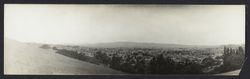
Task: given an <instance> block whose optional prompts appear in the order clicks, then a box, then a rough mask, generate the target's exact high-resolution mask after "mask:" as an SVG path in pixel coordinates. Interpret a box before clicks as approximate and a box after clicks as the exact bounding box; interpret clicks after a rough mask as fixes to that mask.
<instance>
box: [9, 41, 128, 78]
mask: <svg viewBox="0 0 250 79" xmlns="http://www.w3.org/2000/svg"><path fill="white" fill-rule="evenodd" d="M4 74H5V75H6V74H7V75H9V74H11V75H51V74H56V75H87V74H90V75H91V74H124V73H122V72H120V71H116V70H113V69H110V68H108V67H104V66H100V65H95V64H91V63H88V62H84V61H80V60H76V59H73V58H69V57H66V56H63V55H60V54H57V53H55V51H54V50H51V49H48V50H46V49H41V48H40V45H39V44H31V43H30V44H28V43H22V42H18V41H15V40H11V39H4Z"/></svg>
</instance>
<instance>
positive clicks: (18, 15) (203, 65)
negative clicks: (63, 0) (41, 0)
mask: <svg viewBox="0 0 250 79" xmlns="http://www.w3.org/2000/svg"><path fill="white" fill-rule="evenodd" d="M245 59H246V56H245V5H149V4H145V5H133V4H124V5H121V4H5V5H4V74H5V75H138V74H139V75H141V74H142V75H155V74H159V75H239V74H240V71H241V68H242V66H243V65H244V61H245Z"/></svg>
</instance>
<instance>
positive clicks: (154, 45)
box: [81, 42, 220, 48]
mask: <svg viewBox="0 0 250 79" xmlns="http://www.w3.org/2000/svg"><path fill="white" fill-rule="evenodd" d="M81 46H85V47H97V48H119V47H125V48H211V47H220V46H215V45H181V44H164V43H145V42H110V43H96V44H85V45H81Z"/></svg>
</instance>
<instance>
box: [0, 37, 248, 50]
mask: <svg viewBox="0 0 250 79" xmlns="http://www.w3.org/2000/svg"><path fill="white" fill-rule="evenodd" d="M4 41H5V43H6V42H8V43H16V42H19V41H16V40H13V39H8V38H4ZM20 43H21V42H20ZM23 43H25V42H23ZM29 44H39V43H29ZM40 44H41V43H40ZM51 45H53V44H51ZM58 45H60V44H58ZM61 45H63V44H61ZM65 46H83V47H95V48H214V47H224V46H227V47H236V46H244V44H228V45H182V44H164V43H145V42H110V43H96V44H79V45H65Z"/></svg>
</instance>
